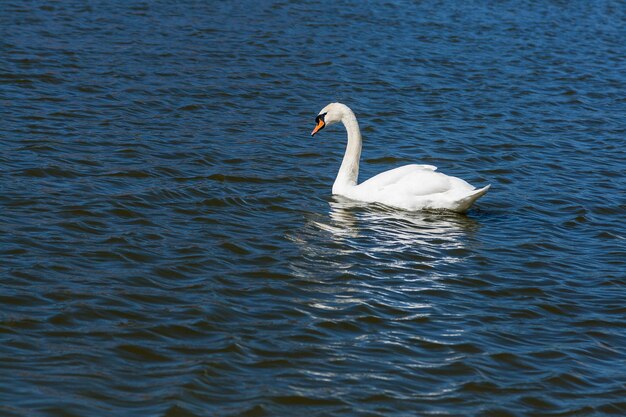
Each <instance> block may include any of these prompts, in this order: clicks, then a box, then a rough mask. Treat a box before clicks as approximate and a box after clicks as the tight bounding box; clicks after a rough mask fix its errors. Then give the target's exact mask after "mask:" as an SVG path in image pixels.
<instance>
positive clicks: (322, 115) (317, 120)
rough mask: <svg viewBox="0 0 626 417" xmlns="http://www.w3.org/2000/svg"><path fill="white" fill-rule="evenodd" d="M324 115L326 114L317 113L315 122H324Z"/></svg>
mask: <svg viewBox="0 0 626 417" xmlns="http://www.w3.org/2000/svg"><path fill="white" fill-rule="evenodd" d="M324 116H326V113H322V114H318V115H317V117H316V118H315V124H319V122H320V120H321V121H322V122H324Z"/></svg>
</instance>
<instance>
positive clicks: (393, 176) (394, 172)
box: [359, 164, 437, 190]
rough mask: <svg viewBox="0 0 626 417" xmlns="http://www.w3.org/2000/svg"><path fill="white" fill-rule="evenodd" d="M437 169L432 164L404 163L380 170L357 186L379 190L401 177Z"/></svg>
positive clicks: (395, 182)
mask: <svg viewBox="0 0 626 417" xmlns="http://www.w3.org/2000/svg"><path fill="white" fill-rule="evenodd" d="M436 169H437V167H436V166H433V165H417V164H412V165H405V166H402V167H399V168H394V169H391V170H389V171H385V172H381V173H380V174H378V175H375V176H373V177H372V178H370V179H369V180H367V181H364V182H362V183H361V184H359V187H363V188H368V189H376V190H380V189H382V188H384V187H387V186H389V185H392V184H397V183H398V182H399V181H401V180H402V179H403V178H406V177H409V176H412V174H419V173H424V172H425V173H432V172H434V171H435V170H436Z"/></svg>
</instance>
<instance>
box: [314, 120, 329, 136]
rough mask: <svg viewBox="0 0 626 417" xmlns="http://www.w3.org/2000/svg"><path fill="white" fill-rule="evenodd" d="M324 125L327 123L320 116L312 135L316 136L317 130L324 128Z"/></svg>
mask: <svg viewBox="0 0 626 417" xmlns="http://www.w3.org/2000/svg"><path fill="white" fill-rule="evenodd" d="M324 126H326V123H324V121H323V120H322V119H321V118H320V119H319V120H318V121H317V126H315V129H313V131H312V132H311V136H315V134H316V133H317V132H319V131H320V130H322V129H324Z"/></svg>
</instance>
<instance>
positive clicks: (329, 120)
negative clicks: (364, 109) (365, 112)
mask: <svg viewBox="0 0 626 417" xmlns="http://www.w3.org/2000/svg"><path fill="white" fill-rule="evenodd" d="M351 112H352V110H350V108H349V107H348V106H346V105H345V104H341V103H330V104H329V105H328V106H326V107H324V108H323V109H322V110H320V112H319V114H318V115H317V117H316V118H315V129H313V131H312V132H311V136H315V134H316V133H317V132H319V131H320V130H322V129H324V128H325V127H326V126H330V125H332V124H335V123H337V122H340V121H341V120H342V119H343V117H344V116H345V115H346V114H348V113H351Z"/></svg>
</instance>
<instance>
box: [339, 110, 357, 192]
mask: <svg viewBox="0 0 626 417" xmlns="http://www.w3.org/2000/svg"><path fill="white" fill-rule="evenodd" d="M341 122H342V123H343V125H344V126H345V127H346V130H347V131H348V145H347V146H346V153H345V154H344V156H343V161H342V162H341V167H340V168H339V173H337V179H335V183H334V184H333V194H344V193H345V192H346V191H347V190H348V189H349V188H351V187H354V186H356V184H357V181H358V179H359V159H361V145H362V140H361V131H360V130H359V123H358V122H357V121H356V116H355V115H354V113H352V111H348V112H347V113H346V114H345V115H344V116H343V118H342V119H341Z"/></svg>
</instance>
